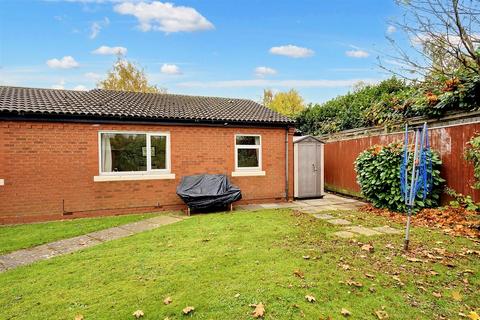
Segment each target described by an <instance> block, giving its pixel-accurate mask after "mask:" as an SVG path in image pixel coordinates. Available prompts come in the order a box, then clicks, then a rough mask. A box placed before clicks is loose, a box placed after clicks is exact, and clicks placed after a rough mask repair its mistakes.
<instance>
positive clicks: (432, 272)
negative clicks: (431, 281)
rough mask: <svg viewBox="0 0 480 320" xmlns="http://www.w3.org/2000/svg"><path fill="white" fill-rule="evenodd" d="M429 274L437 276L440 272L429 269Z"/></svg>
mask: <svg viewBox="0 0 480 320" xmlns="http://www.w3.org/2000/svg"><path fill="white" fill-rule="evenodd" d="M430 274H431V275H432V276H438V275H439V274H440V273H438V272H437V271H433V270H430Z"/></svg>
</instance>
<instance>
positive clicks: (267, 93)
mask: <svg viewBox="0 0 480 320" xmlns="http://www.w3.org/2000/svg"><path fill="white" fill-rule="evenodd" d="M263 101H264V105H265V106H266V107H268V108H270V109H272V110H274V111H277V112H278V113H281V114H283V115H286V116H287V117H295V116H297V115H298V114H299V113H300V112H302V110H303V109H305V104H304V102H303V98H302V97H301V96H300V94H299V93H298V91H296V90H295V89H291V90H290V91H288V92H278V93H276V94H275V95H273V93H272V91H271V90H264V91H263Z"/></svg>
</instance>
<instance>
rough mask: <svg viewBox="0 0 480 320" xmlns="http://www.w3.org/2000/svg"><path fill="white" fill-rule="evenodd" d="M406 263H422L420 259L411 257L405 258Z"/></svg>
mask: <svg viewBox="0 0 480 320" xmlns="http://www.w3.org/2000/svg"><path fill="white" fill-rule="evenodd" d="M407 261H410V262H423V260H422V259H418V258H413V257H407Z"/></svg>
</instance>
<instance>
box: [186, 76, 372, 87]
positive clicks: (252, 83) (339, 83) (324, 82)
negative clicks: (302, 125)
mask: <svg viewBox="0 0 480 320" xmlns="http://www.w3.org/2000/svg"><path fill="white" fill-rule="evenodd" d="M359 81H362V82H365V83H368V84H373V83H377V82H379V81H381V79H373V78H367V79H346V80H329V79H319V80H267V79H249V80H226V81H190V82H181V83H179V84H178V85H179V86H180V87H188V88H193V87H195V88H244V87H260V88H265V87H285V88H341V87H351V86H353V85H354V84H356V83H358V82H359Z"/></svg>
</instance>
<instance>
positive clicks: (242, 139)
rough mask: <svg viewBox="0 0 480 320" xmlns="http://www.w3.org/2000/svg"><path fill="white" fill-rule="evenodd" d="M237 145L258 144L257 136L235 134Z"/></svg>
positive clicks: (258, 138)
mask: <svg viewBox="0 0 480 320" xmlns="http://www.w3.org/2000/svg"><path fill="white" fill-rule="evenodd" d="M236 141H237V145H260V137H259V136H237V139H236Z"/></svg>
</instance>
